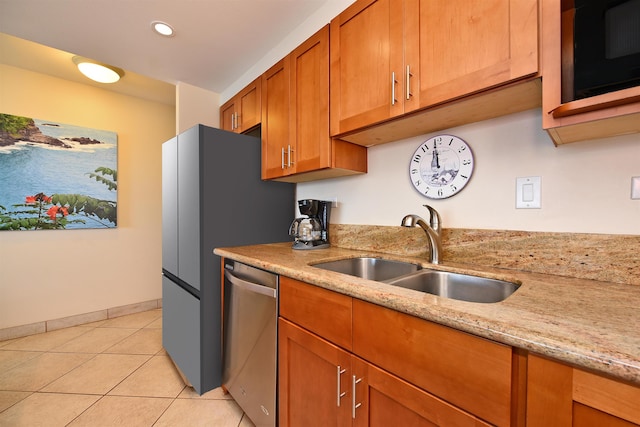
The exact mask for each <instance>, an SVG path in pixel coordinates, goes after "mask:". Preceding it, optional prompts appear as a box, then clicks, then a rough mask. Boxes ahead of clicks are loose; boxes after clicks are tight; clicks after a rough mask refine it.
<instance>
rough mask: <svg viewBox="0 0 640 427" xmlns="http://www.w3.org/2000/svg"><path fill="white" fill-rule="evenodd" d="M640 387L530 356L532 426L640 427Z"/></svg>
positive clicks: (528, 402)
mask: <svg viewBox="0 0 640 427" xmlns="http://www.w3.org/2000/svg"><path fill="white" fill-rule="evenodd" d="M639 402H640V387H638V386H635V385H631V384H627V383H624V382H621V381H616V380H613V379H611V378H606V377H603V376H600V375H597V374H593V373H591V372H587V371H584V370H581V369H578V368H574V367H571V366H569V365H566V364H564V363H560V362H556V361H553V360H550V359H547V358H544V357H540V356H537V355H529V358H528V376H527V426H528V427H538V426H539V427H602V426H607V427H632V426H639V425H640V404H639Z"/></svg>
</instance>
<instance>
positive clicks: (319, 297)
mask: <svg viewBox="0 0 640 427" xmlns="http://www.w3.org/2000/svg"><path fill="white" fill-rule="evenodd" d="M352 301H353V299H352V298H351V297H349V296H346V295H342V294H339V293H337V292H332V291H329V290H327V289H323V288H320V287H318V286H313V285H310V284H308V283H304V282H301V281H299V280H295V279H291V278H289V277H284V276H282V277H280V316H281V317H284V318H285V319H287V320H290V321H292V322H293V323H296V324H298V325H300V326H302V327H303V328H305V329H307V330H309V331H311V332H313V333H315V334H318V335H319V336H321V337H323V338H324V339H326V340H329V341H331V342H332V343H334V344H337V345H339V346H340V347H342V348H344V349H347V350H351V335H352V328H351V312H352V309H351V305H352Z"/></svg>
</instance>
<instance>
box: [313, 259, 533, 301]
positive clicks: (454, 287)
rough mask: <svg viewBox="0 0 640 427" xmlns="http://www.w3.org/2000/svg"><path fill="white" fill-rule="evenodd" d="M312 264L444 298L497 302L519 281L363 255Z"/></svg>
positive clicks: (506, 295)
mask: <svg viewBox="0 0 640 427" xmlns="http://www.w3.org/2000/svg"><path fill="white" fill-rule="evenodd" d="M312 267H317V268H321V269H324V270H329V271H335V272H337V273H343V274H348V275H350V276H356V277H360V278H363V279H368V280H374V281H377V282H383V283H386V284H389V285H393V286H399V287H402V288H406V289H413V290H415V291H420V292H426V293H429V294H433V295H437V296H440V297H444V298H451V299H455V300H461V301H469V302H477V303H495V302H500V301H503V300H504V299H506V298H507V297H508V296H510V295H511V294H513V293H514V292H515V291H516V290H517V289H518V288H519V287H520V285H519V284H516V283H511V282H506V281H503V280H497V279H489V278H486V277H479V276H471V275H468V274H460V273H452V272H449V271H441V270H432V269H428V268H422V266H420V265H419V264H413V263H409V262H401V261H393V260H388V259H383V258H372V257H361V258H348V259H342V260H338V261H329V262H322V263H318V264H314V265H312Z"/></svg>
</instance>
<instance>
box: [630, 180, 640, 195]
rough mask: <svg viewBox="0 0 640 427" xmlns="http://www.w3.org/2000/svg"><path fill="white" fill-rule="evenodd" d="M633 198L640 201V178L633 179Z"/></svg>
mask: <svg viewBox="0 0 640 427" xmlns="http://www.w3.org/2000/svg"><path fill="white" fill-rule="evenodd" d="M631 198H632V199H633V200H637V199H640V176H634V177H632V178H631Z"/></svg>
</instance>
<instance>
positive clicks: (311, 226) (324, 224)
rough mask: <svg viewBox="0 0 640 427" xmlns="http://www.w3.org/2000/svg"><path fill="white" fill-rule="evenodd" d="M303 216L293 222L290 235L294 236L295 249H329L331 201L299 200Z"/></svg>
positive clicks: (299, 207)
mask: <svg viewBox="0 0 640 427" xmlns="http://www.w3.org/2000/svg"><path fill="white" fill-rule="evenodd" d="M298 209H299V210H300V213H301V214H302V215H306V217H300V218H296V219H294V220H293V222H292V223H291V226H290V227H289V235H290V236H293V238H294V242H293V249H322V248H328V247H329V215H330V214H331V201H323V200H315V199H304V200H298Z"/></svg>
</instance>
